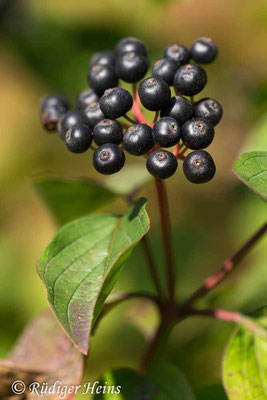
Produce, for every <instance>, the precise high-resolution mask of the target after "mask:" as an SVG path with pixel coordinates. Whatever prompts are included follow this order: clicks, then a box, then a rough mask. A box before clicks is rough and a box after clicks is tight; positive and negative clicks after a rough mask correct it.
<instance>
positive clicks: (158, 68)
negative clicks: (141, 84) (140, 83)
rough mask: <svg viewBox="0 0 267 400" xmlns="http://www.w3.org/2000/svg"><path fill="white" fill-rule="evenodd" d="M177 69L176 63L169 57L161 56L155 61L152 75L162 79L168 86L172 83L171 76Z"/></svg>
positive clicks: (172, 76)
mask: <svg viewBox="0 0 267 400" xmlns="http://www.w3.org/2000/svg"><path fill="white" fill-rule="evenodd" d="M177 69H178V65H177V63H176V62H175V61H174V60H172V59H171V58H162V59H161V60H158V61H156V63H155V65H154V67H153V69H152V76H155V77H156V78H161V79H163V80H164V81H165V82H166V83H167V84H168V85H169V86H171V85H173V78H174V75H175V72H176V71H177Z"/></svg>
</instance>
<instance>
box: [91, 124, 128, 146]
mask: <svg viewBox="0 0 267 400" xmlns="http://www.w3.org/2000/svg"><path fill="white" fill-rule="evenodd" d="M93 135H94V141H95V143H96V144H97V145H98V146H101V145H102V144H106V143H113V144H120V143H121V141H122V138H123V129H122V127H121V124H120V123H119V122H118V121H115V120H112V119H103V120H102V121H100V122H98V123H97V124H96V126H95V127H94V131H93Z"/></svg>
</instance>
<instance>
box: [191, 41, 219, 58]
mask: <svg viewBox="0 0 267 400" xmlns="http://www.w3.org/2000/svg"><path fill="white" fill-rule="evenodd" d="M217 54H218V47H217V45H216V43H215V42H214V41H213V40H212V39H211V38H209V37H202V38H199V39H197V40H196V41H195V42H194V43H193V44H192V47H191V55H192V58H193V60H194V61H196V62H198V63H200V64H209V63H211V62H212V61H214V60H215V58H216V57H217Z"/></svg>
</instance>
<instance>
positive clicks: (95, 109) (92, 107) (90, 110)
mask: <svg viewBox="0 0 267 400" xmlns="http://www.w3.org/2000/svg"><path fill="white" fill-rule="evenodd" d="M83 113H84V115H85V118H86V122H87V125H89V126H90V127H91V128H92V129H93V128H94V127H95V125H96V124H97V123H98V122H99V121H101V120H102V119H105V115H104V114H103V112H102V110H101V108H100V104H99V102H98V101H94V102H93V103H91V104H89V106H87V107H86V108H85V109H84V111H83Z"/></svg>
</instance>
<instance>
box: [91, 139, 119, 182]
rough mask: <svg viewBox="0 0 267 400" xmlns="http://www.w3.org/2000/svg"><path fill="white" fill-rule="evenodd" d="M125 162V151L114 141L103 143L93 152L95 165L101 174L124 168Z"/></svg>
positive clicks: (112, 172) (108, 173)
mask: <svg viewBox="0 0 267 400" xmlns="http://www.w3.org/2000/svg"><path fill="white" fill-rule="evenodd" d="M124 163H125V155H124V152H123V151H122V150H121V149H120V148H119V146H117V145H116V144H113V143H106V144H103V145H102V146H100V147H99V148H98V149H97V150H96V151H95V152H94V154H93V164H94V167H95V169H96V170H97V171H98V172H99V173H100V174H104V175H110V174H114V173H115V172H118V171H120V170H121V169H122V167H123V166H124Z"/></svg>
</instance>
